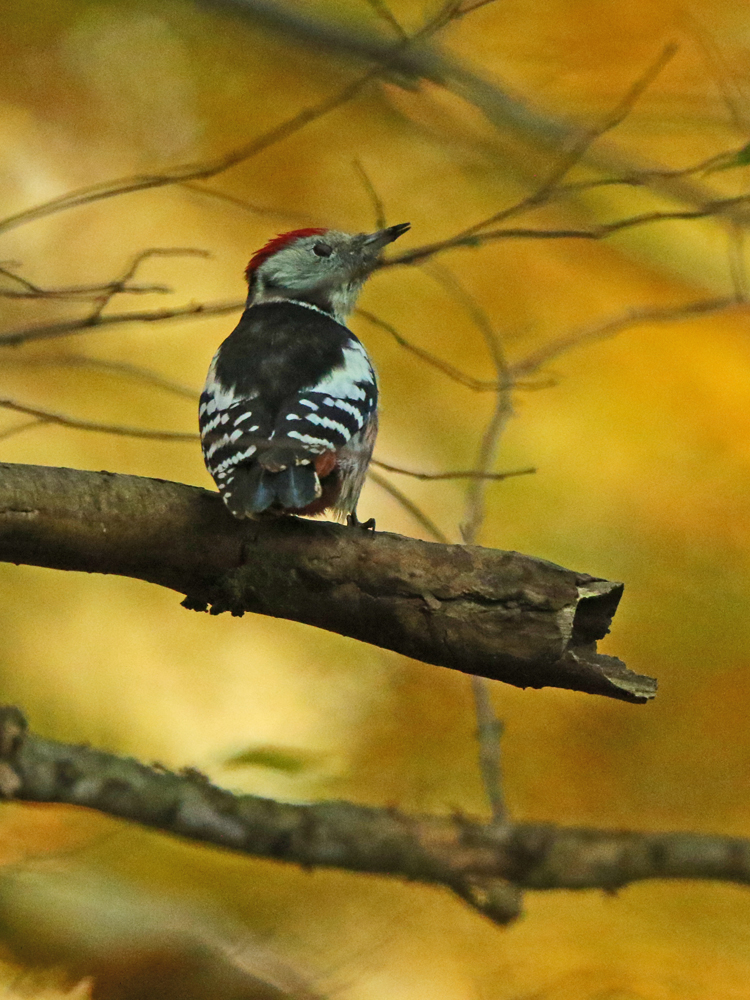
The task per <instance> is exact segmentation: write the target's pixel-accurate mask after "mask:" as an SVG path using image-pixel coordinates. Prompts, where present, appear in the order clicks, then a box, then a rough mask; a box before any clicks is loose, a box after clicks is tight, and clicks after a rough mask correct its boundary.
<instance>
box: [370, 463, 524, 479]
mask: <svg viewBox="0 0 750 1000" xmlns="http://www.w3.org/2000/svg"><path fill="white" fill-rule="evenodd" d="M371 464H372V465H377V466H378V468H380V469H385V471H386V472H396V473H398V475H400V476H411V478H412V479H430V480H432V479H496V480H502V479H510V478H511V477H512V476H530V475H532V474H533V473H534V472H536V469H531V468H529V469H511V470H510V471H508V472H483V471H482V470H481V469H466V470H465V471H462V472H414V471H413V470H411V469H402V468H401V466H399V465H389V464H388V463H387V462H381V461H380V460H379V459H376V458H373V459H372V463H371Z"/></svg>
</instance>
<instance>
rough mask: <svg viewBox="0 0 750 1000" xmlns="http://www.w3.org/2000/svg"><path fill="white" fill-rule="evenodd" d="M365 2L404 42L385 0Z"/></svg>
mask: <svg viewBox="0 0 750 1000" xmlns="http://www.w3.org/2000/svg"><path fill="white" fill-rule="evenodd" d="M366 2H367V3H368V4H369V6H370V7H371V8H372V9H373V10H374V11H375V13H376V14H377V16H378V17H380V18H382V20H383V21H385V22H386V24H389V25H390V26H391V28H393V30H394V32H395V33H396V34H397V35H398V37H399V38H400V39H402V40H403V41H406V39H407V38H408V37H409V36H408V35H407V34H406V32H405V31H404V29H403V28H402V27H401V24H400V23H399V22H398V21H397V20H396V16H395V14H394V13H393V11H392V10H391V8H390V7H389V6H388V4H387V3H386V2H385V0H366ZM381 228H382V226H381Z"/></svg>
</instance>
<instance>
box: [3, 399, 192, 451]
mask: <svg viewBox="0 0 750 1000" xmlns="http://www.w3.org/2000/svg"><path fill="white" fill-rule="evenodd" d="M0 408H2V409H4V410H13V411H14V412H15V413H26V414H28V415H29V416H31V417H36V418H37V419H36V420H35V421H33V422H31V423H29V424H25V425H24V426H23V430H26V429H28V428H29V427H31V426H33V425H34V424H35V423H39V424H59V425H61V426H62V427H74V428H75V429H76V430H79V431H97V432H98V433H102V434H116V435H118V436H119V437H135V438H149V439H150V440H152V441H196V440H197V439H198V435H197V434H195V433H188V432H183V431H156V430H154V431H152V430H149V429H148V428H145V427H125V426H122V425H121V424H100V423H97V422H95V421H91V420H78V419H77V418H76V417H68V416H66V415H65V414H64V413H54V412H53V411H52V410H44V409H42V408H41V407H38V406H26V405H25V404H23V403H18V402H16V400H14V399H0ZM16 433H18V430H16Z"/></svg>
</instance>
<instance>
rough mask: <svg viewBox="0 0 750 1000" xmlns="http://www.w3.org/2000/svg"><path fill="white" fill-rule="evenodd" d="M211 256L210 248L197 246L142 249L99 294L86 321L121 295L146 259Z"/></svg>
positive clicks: (93, 317)
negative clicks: (205, 248) (203, 248)
mask: <svg viewBox="0 0 750 1000" xmlns="http://www.w3.org/2000/svg"><path fill="white" fill-rule="evenodd" d="M187 256H190V257H210V256H211V254H210V253H209V251H208V250H201V249H198V248H196V247H148V248H147V249H146V250H141V251H139V253H137V254H136V255H135V257H134V258H133V259H132V261H131V262H130V263H129V264H128V266H127V267H126V268H125V270H124V271H123V273H122V276H121V277H119V278H116V279H115V280H114V281H113V282H111V284H110V285H109V287H108V288H106V289H105V290H104V291H103V292H102V294H101V295H99V296H97V298H96V300H95V303H96V304H95V305H94V307H93V309H92V310H91V312H90V313H89V315H88V316H87V317H86V322H87V323H91V322H93V321H94V320H96V319H98V317H99V316H101V314H102V312H103V311H104V310H105V309H106V307H107V306H108V305H109V303H110V302H111V301H112V299H113V298H114V297H115V296H116V295H119V294H120V293H121V292H122V291H124V289H125V288H126V287H127V284H128V282H129V281H131V280H132V279H133V278H134V277H135V275H136V273H137V271H138V268H139V267H140V266H141V264H143V263H144V261H147V260H150V259H151V258H152V257H187Z"/></svg>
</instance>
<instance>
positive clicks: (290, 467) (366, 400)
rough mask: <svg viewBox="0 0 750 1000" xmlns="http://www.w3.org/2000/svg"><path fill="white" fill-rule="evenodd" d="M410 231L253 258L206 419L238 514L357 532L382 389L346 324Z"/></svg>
mask: <svg viewBox="0 0 750 1000" xmlns="http://www.w3.org/2000/svg"><path fill="white" fill-rule="evenodd" d="M408 229H409V225H408V223H404V224H402V225H398V226H389V227H388V228H387V229H381V230H379V231H378V232H376V233H369V234H366V233H359V234H357V235H350V234H349V233H342V232H338V231H337V230H335V229H297V230H295V231H294V232H291V233H284V234H283V235H281V236H277V237H275V238H274V239H272V240H271V241H270V242H269V243H267V244H266V245H265V246H264V247H263V248H262V249H261V250H258V252H257V253H256V254H255V255H254V257H253V258H252V259H251V261H250V263H249V264H248V266H247V270H246V272H245V274H246V277H247V282H248V286H249V294H248V299H247V307H246V309H245V311H244V313H243V314H242V318H241V319H240V321H239V323H238V324H237V327H236V328H235V330H234V331H233V332H232V333H231V334H230V335H229V336H228V337H227V339H226V340H225V341H224V343H223V344H222V345H221V347H219V349H218V351H217V352H216V354H215V356H214V359H213V361H212V362H211V367H210V368H209V371H208V377H207V379H206V385H205V388H204V390H203V393H202V395H201V399H200V411H199V419H200V431H201V441H202V445H203V457H204V459H205V462H206V467H207V468H208V471H209V472H210V473H211V475H212V476H213V478H214V480H215V482H216V485H217V486H218V488H219V492H220V493H221V496H222V498H223V500H224V503H225V504H226V505H227V507H228V508H229V510H230V511H231V512H232V513H233V514H234V515H235V517H255V516H257V515H260V514H263V513H272V514H322V513H323V512H324V511H328V510H331V511H332V512H333V514H334V516H335V517H337V518H339V519H346V518H348V519H349V520H350V521H351V522H352V523H355V524H356V523H358V522H357V518H356V507H357V500H358V498H359V494H360V491H361V489H362V486H363V483H364V480H365V474H366V472H367V466H368V464H369V462H370V457H371V456H372V449H373V446H374V444H375V436H376V434H377V427H378V385H377V380H376V377H375V372H374V370H373V367H372V363H371V362H370V359H369V357H368V356H367V352H366V351H365V349H364V347H363V346H362V344H361V343H360V341H359V340H358V339H357V337H355V335H354V334H353V333H352V332H351V330H349V329H347V327H346V325H345V320H346V317H347V315H348V314H349V313H350V312H351V310H352V308H353V307H354V303H355V301H356V298H357V295H358V294H359V292H360V289H361V288H362V285H363V284H364V282H365V281H366V279H367V277H368V276H369V274H370V272H371V271H372V270H373V268H374V267H375V265H376V264H377V261H378V257H379V255H380V251H381V250H382V249H383V247H384V246H386V245H387V244H388V243H392V242H393V240H395V239H398V237H399V236H401V235H402V234H403V233H405V232H406V231H407V230H408Z"/></svg>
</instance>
